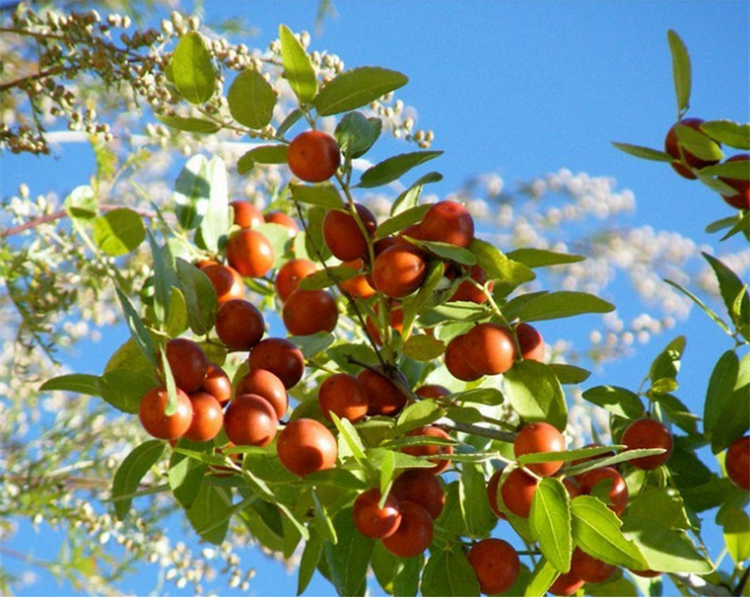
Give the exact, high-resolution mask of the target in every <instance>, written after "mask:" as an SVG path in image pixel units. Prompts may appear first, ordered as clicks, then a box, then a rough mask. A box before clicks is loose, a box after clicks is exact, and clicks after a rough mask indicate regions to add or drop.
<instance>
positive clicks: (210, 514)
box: [185, 484, 232, 546]
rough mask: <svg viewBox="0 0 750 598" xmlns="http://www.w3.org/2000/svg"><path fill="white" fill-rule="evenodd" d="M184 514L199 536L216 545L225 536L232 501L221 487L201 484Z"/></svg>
mask: <svg viewBox="0 0 750 598" xmlns="http://www.w3.org/2000/svg"><path fill="white" fill-rule="evenodd" d="M185 514H186V515H187V518H188V521H190V524H191V525H192V526H193V529H194V530H195V531H196V533H197V534H198V535H199V536H200V537H201V538H203V539H204V540H205V541H206V542H210V543H211V544H216V545H217V546H218V545H219V544H221V543H222V542H223V541H224V538H226V535H227V530H228V529H229V518H230V517H231V515H232V501H231V500H230V498H229V497H228V496H227V493H226V491H225V490H224V489H223V488H220V487H219V486H211V485H210V484H201V487H200V490H199V491H198V495H197V496H196V497H195V499H194V500H193V504H192V505H191V507H190V508H189V509H186V510H185Z"/></svg>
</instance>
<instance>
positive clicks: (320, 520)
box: [312, 488, 338, 544]
mask: <svg viewBox="0 0 750 598" xmlns="http://www.w3.org/2000/svg"><path fill="white" fill-rule="evenodd" d="M312 499H313V517H314V519H313V521H315V529H316V530H317V531H318V532H319V533H320V535H321V536H323V538H324V539H325V540H326V541H328V542H331V544H336V543H337V542H338V536H337V534H336V528H335V527H334V526H333V521H331V518H330V517H329V515H328V511H327V509H326V508H325V505H323V503H321V502H320V499H319V498H318V495H317V493H316V492H315V489H314V488H313V490H312Z"/></svg>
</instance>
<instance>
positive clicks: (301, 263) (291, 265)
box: [274, 258, 318, 303]
mask: <svg viewBox="0 0 750 598" xmlns="http://www.w3.org/2000/svg"><path fill="white" fill-rule="evenodd" d="M317 270H318V267H317V266H316V265H315V264H314V263H313V262H311V261H310V260H306V259H304V258H299V259H293V260H289V261H288V262H286V263H285V264H284V265H283V266H281V268H279V271H278V272H277V273H276V281H275V283H274V286H275V287H276V292H277V293H278V295H279V299H281V302H282V303H283V302H284V301H286V300H287V298H288V297H289V295H291V294H292V293H293V292H294V291H296V290H297V287H298V286H299V283H300V281H301V280H302V279H303V278H305V277H306V276H308V275H309V274H312V273H313V272H316V271H317Z"/></svg>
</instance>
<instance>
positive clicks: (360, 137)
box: [334, 112, 383, 160]
mask: <svg viewBox="0 0 750 598" xmlns="http://www.w3.org/2000/svg"><path fill="white" fill-rule="evenodd" d="M382 129H383V121H382V120H380V119H379V118H375V117H374V116H371V117H369V118H368V117H366V116H365V115H364V114H362V113H361V112H350V113H349V114H345V115H344V116H343V117H342V118H341V120H340V121H339V124H338V125H336V131H335V133H334V136H335V137H336V141H338V144H339V147H340V148H341V152H342V153H343V154H344V155H345V156H346V157H347V158H348V159H350V160H353V159H355V158H359V157H361V156H363V155H365V154H366V153H367V152H368V151H369V150H370V148H371V147H372V146H373V145H374V144H375V142H376V141H377V140H378V137H380V132H381V131H382Z"/></svg>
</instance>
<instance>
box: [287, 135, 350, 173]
mask: <svg viewBox="0 0 750 598" xmlns="http://www.w3.org/2000/svg"><path fill="white" fill-rule="evenodd" d="M286 161H287V164H289V169H290V170H291V171H292V172H293V173H294V176H296V177H298V178H300V179H302V180H303V181H307V182H308V183H320V182H321V181H327V180H328V179H330V178H331V177H332V176H333V175H334V174H335V173H336V171H337V170H338V167H339V165H340V164H341V151H340V150H339V144H338V143H336V140H335V139H334V138H333V137H331V136H330V135H328V134H327V133H323V132H322V131H305V132H304V133H300V134H299V135H297V136H296V137H295V138H294V139H292V142H291V143H290V144H289V148H288V149H287V153H286Z"/></svg>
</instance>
